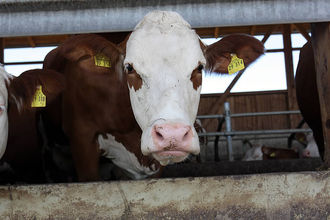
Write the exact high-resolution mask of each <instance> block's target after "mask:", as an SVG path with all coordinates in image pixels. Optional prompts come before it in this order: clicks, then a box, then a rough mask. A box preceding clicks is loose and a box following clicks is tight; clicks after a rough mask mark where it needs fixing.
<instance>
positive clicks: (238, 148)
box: [0, 23, 321, 177]
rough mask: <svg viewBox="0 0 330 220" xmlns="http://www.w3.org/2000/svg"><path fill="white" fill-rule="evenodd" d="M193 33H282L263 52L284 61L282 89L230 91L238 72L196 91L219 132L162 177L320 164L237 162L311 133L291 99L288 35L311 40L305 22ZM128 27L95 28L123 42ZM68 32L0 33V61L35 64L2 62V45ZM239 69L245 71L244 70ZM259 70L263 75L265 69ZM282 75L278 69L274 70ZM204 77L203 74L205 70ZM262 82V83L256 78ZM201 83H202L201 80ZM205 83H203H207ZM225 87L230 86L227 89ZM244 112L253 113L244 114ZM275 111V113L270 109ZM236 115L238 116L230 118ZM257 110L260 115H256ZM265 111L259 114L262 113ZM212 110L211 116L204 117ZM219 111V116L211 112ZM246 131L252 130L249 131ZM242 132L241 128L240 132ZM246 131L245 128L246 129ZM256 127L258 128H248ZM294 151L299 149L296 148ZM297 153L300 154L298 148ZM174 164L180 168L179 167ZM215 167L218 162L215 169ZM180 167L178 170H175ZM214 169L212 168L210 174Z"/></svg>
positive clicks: (46, 41) (50, 43) (34, 43)
mask: <svg viewBox="0 0 330 220" xmlns="http://www.w3.org/2000/svg"><path fill="white" fill-rule="evenodd" d="M196 32H197V34H198V35H199V36H200V38H201V39H205V38H206V39H209V38H213V39H219V38H221V37H223V36H226V35H230V34H234V33H241V34H249V35H252V36H261V41H262V42H263V43H264V44H266V42H267V40H268V39H269V38H272V37H273V36H276V37H277V38H282V41H283V47H282V48H271V49H267V48H266V51H265V53H266V54H267V53H277V54H280V56H282V57H283V60H284V62H283V63H279V64H278V65H283V64H284V67H282V68H283V70H285V73H284V74H285V76H286V85H284V87H286V89H281V90H269V91H249V92H236V93H235V92H230V88H233V87H234V86H235V82H237V81H238V80H239V78H240V76H241V74H236V77H235V78H234V79H233V80H232V82H231V84H230V85H228V87H227V89H226V90H227V91H224V92H222V93H209V94H207V93H204V94H202V95H201V99H200V105H199V110H198V117H197V118H199V120H201V123H202V127H203V128H204V129H205V131H206V133H215V132H223V133H222V134H221V135H208V136H203V134H201V147H202V150H201V154H200V155H199V156H198V157H197V158H191V160H189V161H186V162H185V163H183V164H179V165H172V166H169V167H167V168H165V171H164V177H189V176H218V175H231V174H251V173H269V172H285V171H287V172H297V171H312V170H315V169H316V168H317V167H319V166H320V165H321V160H320V158H318V157H317V158H302V156H300V157H298V158H291V159H283V158H279V159H277V160H272V161H267V160H263V161H256V160H253V161H249V162H248V161H244V162H243V161H242V159H243V157H244V155H245V154H246V151H247V150H248V149H250V148H251V147H253V146H257V145H262V146H268V147H274V148H286V149H287V148H291V149H295V150H296V151H300V152H301V151H302V150H303V149H304V148H305V147H306V140H304V141H299V140H298V138H295V134H297V133H305V134H306V135H307V134H308V133H310V129H309V128H308V126H307V125H306V123H304V124H302V125H301V126H299V124H300V123H301V122H302V116H301V115H300V114H299V108H298V105H297V101H296V92H295V83H294V68H295V67H294V62H293V55H292V54H293V52H295V51H299V50H300V47H293V46H292V45H295V42H294V38H292V37H291V36H292V35H300V37H303V38H304V39H305V40H306V41H309V40H311V37H310V32H311V24H310V23H291V24H273V25H249V26H233V27H208V28H197V29H196ZM129 33H130V32H108V33H97V34H99V35H101V36H103V37H105V38H106V39H108V40H109V41H111V42H114V43H120V42H122V41H123V40H124V39H125V38H126V37H127V35H128V34H129ZM71 36H72V34H65V35H47V36H21V37H3V38H1V42H2V43H1V56H0V62H1V63H3V64H4V66H5V68H6V67H13V66H14V67H17V66H18V67H19V66H27V68H28V66H29V65H35V64H39V65H42V62H43V60H39V61H29V60H28V59H27V60H25V61H17V62H14V61H9V62H5V52H4V51H5V50H6V49H13V48H38V47H54V46H55V47H56V46H58V45H60V44H61V43H62V42H63V41H64V40H65V39H68V38H70V37H71ZM243 74H244V73H243ZM264 74H267V72H265V73H264ZM279 74H283V73H279ZM206 77H208V76H207V75H206ZM260 83H261V84H262V83H263V82H262V81H260ZM204 86H205V85H204ZM206 86H207V85H206ZM228 88H229V89H228ZM224 102H228V103H229V106H230V112H231V114H234V117H233V118H232V119H231V128H230V129H231V130H232V131H234V132H235V131H236V132H241V133H242V132H243V134H233V135H232V147H231V148H232V150H231V151H232V153H231V155H228V141H227V138H226V137H227V136H226V135H224V131H226V126H225V125H224V124H225V123H224V121H222V122H221V119H224V112H225V110H224ZM245 113H248V114H251V113H252V114H253V113H257V115H252V116H248V115H245V116H244V114H245ZM272 113H274V114H272ZM235 114H243V116H240V117H235ZM258 114H260V115H258ZM262 114H264V115H262ZM210 115H212V116H213V118H207V117H208V116H210ZM215 115H218V117H214V116H215ZM249 131H252V133H251V132H250V133H249ZM244 132H245V133H244ZM246 132H247V133H246ZM253 132H257V133H253ZM298 153H299V152H298ZM300 154H301V153H300ZM178 166H179V168H178ZM215 167H218V168H217V169H215ZM178 170H180V171H178ZM213 172H214V173H213Z"/></svg>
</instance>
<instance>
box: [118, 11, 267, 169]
mask: <svg viewBox="0 0 330 220" xmlns="http://www.w3.org/2000/svg"><path fill="white" fill-rule="evenodd" d="M229 38H230V37H229ZM231 38H232V39H231V40H230V39H229V40H227V39H226V38H224V40H223V45H224V48H221V43H220V42H218V43H216V44H215V45H211V46H210V47H206V46H204V45H203V44H202V43H201V41H200V39H199V37H198V35H197V34H196V32H195V31H194V30H192V29H191V27H190V25H189V24H188V23H187V22H186V21H185V20H184V19H183V18H182V17H181V16H180V15H179V14H177V13H175V12H162V11H154V12H151V13H149V14H148V15H146V16H145V17H144V19H143V20H142V21H141V22H140V23H139V24H138V25H137V26H136V28H135V30H134V31H133V33H132V34H131V35H130V37H129V39H128V41H127V44H126V57H125V60H124V66H125V70H126V73H127V80H128V84H129V90H130V100H131V104H132V108H133V112H134V115H135V118H136V120H137V122H138V124H139V126H140V127H141V129H142V131H143V134H142V140H141V150H142V152H143V154H145V155H149V154H151V155H152V156H153V157H154V158H155V159H157V160H158V161H159V162H160V163H161V164H162V165H167V164H168V163H172V162H180V161H182V160H184V159H185V158H186V157H187V156H188V155H189V153H192V154H198V153H199V141H198V136H197V133H196V131H195V129H194V126H193V124H194V121H195V118H196V115H197V110H198V104H199V98H200V92H201V85H202V69H203V68H204V67H205V66H206V67H207V71H217V72H219V71H221V72H224V73H225V72H227V66H228V64H229V63H230V59H231V56H230V55H231V53H234V52H235V53H237V54H238V56H240V57H241V58H243V59H244V61H245V63H246V65H247V64H249V63H251V62H252V61H253V60H255V59H256V58H257V57H258V56H259V55H260V54H262V53H263V45H262V44H261V43H260V42H259V41H258V40H256V39H254V38H252V37H249V36H244V35H236V36H235V35H234V36H231ZM226 40H227V41H226ZM235 41H236V42H235ZM242 41H243V42H242ZM244 41H246V42H244ZM219 44H220V45H219ZM235 44H236V45H235ZM244 44H245V45H244ZM226 50H227V51H226ZM233 50H234V51H233Z"/></svg>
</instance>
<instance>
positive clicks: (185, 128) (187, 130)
mask: <svg viewBox="0 0 330 220" xmlns="http://www.w3.org/2000/svg"><path fill="white" fill-rule="evenodd" d="M194 134H195V135H194ZM151 137H152V142H153V147H152V148H151V149H150V152H149V153H151V154H152V156H153V157H154V158H155V159H156V160H158V161H159V162H160V164H161V165H163V166H165V165H167V164H170V163H177V162H181V161H183V160H185V159H186V158H187V157H188V155H189V154H190V153H192V154H198V153H199V144H197V146H196V144H195V143H196V141H194V139H195V138H197V143H198V137H197V136H196V132H194V128H193V127H192V126H190V125H185V124H182V123H164V124H157V125H154V126H153V127H152V130H151Z"/></svg>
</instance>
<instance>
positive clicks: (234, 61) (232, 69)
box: [228, 54, 245, 74]
mask: <svg viewBox="0 0 330 220" xmlns="http://www.w3.org/2000/svg"><path fill="white" fill-rule="evenodd" d="M244 68H245V67H244V61H243V59H240V58H238V57H237V55H236V54H232V55H231V61H230V63H229V65H228V73H229V74H233V73H236V72H237V71H240V70H242V69H244Z"/></svg>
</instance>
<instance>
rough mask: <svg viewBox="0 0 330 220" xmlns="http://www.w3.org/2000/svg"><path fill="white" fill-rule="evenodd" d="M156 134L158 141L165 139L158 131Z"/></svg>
mask: <svg viewBox="0 0 330 220" xmlns="http://www.w3.org/2000/svg"><path fill="white" fill-rule="evenodd" d="M155 133H156V136H157V138H158V139H160V140H164V137H163V135H162V134H161V133H159V132H158V131H156V132H155Z"/></svg>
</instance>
